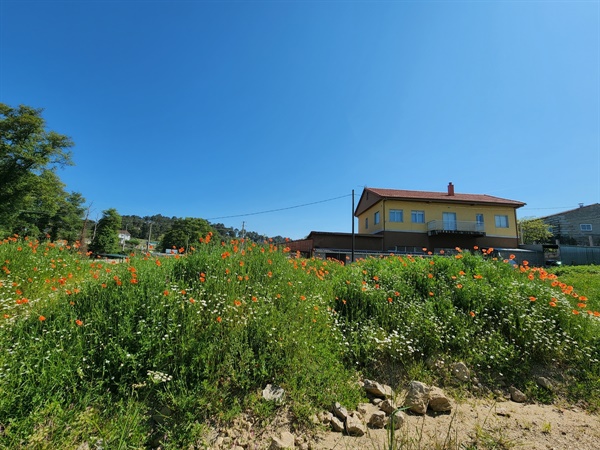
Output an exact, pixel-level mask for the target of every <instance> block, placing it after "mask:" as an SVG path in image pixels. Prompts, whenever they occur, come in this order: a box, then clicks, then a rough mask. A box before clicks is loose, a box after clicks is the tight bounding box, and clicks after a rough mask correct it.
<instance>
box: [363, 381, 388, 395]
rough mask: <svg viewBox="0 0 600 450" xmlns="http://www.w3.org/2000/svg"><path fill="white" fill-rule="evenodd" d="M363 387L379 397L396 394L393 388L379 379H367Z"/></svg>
mask: <svg viewBox="0 0 600 450" xmlns="http://www.w3.org/2000/svg"><path fill="white" fill-rule="evenodd" d="M363 387H364V388H365V391H367V392H368V393H369V394H371V395H373V396H375V397H379V398H390V397H392V396H393V395H394V391H393V390H392V388H391V387H390V386H388V385H386V384H380V383H378V382H377V381H371V380H365V381H364V385H363Z"/></svg>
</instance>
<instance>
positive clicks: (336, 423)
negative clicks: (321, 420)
mask: <svg viewBox="0 0 600 450" xmlns="http://www.w3.org/2000/svg"><path fill="white" fill-rule="evenodd" d="M329 423H330V424H331V429H332V430H333V431H337V432H338V433H341V432H342V431H344V422H342V421H341V420H340V419H338V418H337V417H335V416H331V421H330V422H329Z"/></svg>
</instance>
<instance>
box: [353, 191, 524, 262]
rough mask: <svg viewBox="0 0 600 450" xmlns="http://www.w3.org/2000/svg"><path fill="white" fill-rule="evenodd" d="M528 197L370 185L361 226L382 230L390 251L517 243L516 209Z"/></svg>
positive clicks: (385, 248) (361, 228)
mask: <svg viewBox="0 0 600 450" xmlns="http://www.w3.org/2000/svg"><path fill="white" fill-rule="evenodd" d="M524 205H525V203H523V202H520V201H516V200H509V199H505V198H500V197H493V196H491V195H484V194H460V193H456V192H455V190H454V185H453V184H452V183H449V184H448V188H447V191H446V192H426V191H407V190H398V189H376V188H365V189H364V190H363V193H362V195H361V197H360V201H359V202H358V206H357V207H356V211H355V214H354V215H355V216H356V217H358V232H359V233H360V234H374V235H380V236H382V243H381V245H382V248H381V250H382V251H384V252H386V251H400V252H403V251H408V252H413V251H415V249H421V248H428V249H431V250H433V249H436V248H437V249H443V248H455V247H461V248H472V247H473V246H476V245H477V246H479V247H482V248H483V247H488V248H489V247H495V248H498V247H504V248H514V247H517V246H518V231H517V212H516V211H517V209H518V208H520V207H522V206H524Z"/></svg>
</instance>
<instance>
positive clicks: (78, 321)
mask: <svg viewBox="0 0 600 450" xmlns="http://www.w3.org/2000/svg"><path fill="white" fill-rule="evenodd" d="M75 323H76V324H77V326H78V327H80V326H81V325H83V322H82V321H81V320H79V319H77V320H76V321H75Z"/></svg>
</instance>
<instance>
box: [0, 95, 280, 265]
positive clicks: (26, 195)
mask: <svg viewBox="0 0 600 450" xmlns="http://www.w3.org/2000/svg"><path fill="white" fill-rule="evenodd" d="M42 112H43V110H42V109H40V108H37V109H36V108H32V107H30V106H25V105H20V106H18V107H16V108H13V107H11V106H9V105H6V104H4V103H0V238H5V237H7V236H10V235H14V234H18V235H23V236H30V237H32V238H36V239H40V238H47V239H51V240H53V241H56V240H65V241H67V242H69V243H74V242H77V241H78V242H80V244H81V245H82V246H83V247H84V249H85V248H86V245H87V243H88V242H89V250H90V251H92V252H96V253H116V252H119V251H123V250H125V245H124V242H121V240H120V239H119V231H120V230H126V231H127V232H128V233H129V234H130V236H131V237H132V238H133V239H131V240H130V241H129V242H131V243H132V244H133V243H135V242H136V241H137V242H138V243H139V242H140V241H142V240H144V241H147V240H151V241H154V242H159V245H158V248H157V250H161V251H164V250H165V249H168V248H173V247H175V248H178V249H179V248H182V247H183V248H187V247H189V246H190V245H195V244H196V243H197V242H198V240H199V239H200V238H204V237H206V236H207V235H208V234H209V233H210V234H211V236H213V239H215V240H216V239H221V240H230V239H240V238H244V239H247V240H250V241H255V242H262V241H265V240H268V239H272V240H273V241H274V242H282V241H284V238H283V237H281V236H275V237H273V238H269V237H268V236H265V235H261V234H259V233H256V232H253V231H246V230H239V229H237V228H232V227H227V226H225V225H224V224H222V223H215V224H212V223H210V222H208V221H206V220H205V219H200V218H189V217H188V218H178V217H165V216H162V215H160V214H157V215H153V216H145V217H140V216H136V215H126V216H121V215H119V213H118V212H117V210H116V209H114V208H111V209H108V210H106V211H103V212H102V218H101V219H100V220H99V221H98V222H97V223H96V222H95V221H93V220H90V219H89V212H90V209H91V207H90V206H86V200H85V198H84V197H83V195H82V194H81V193H79V192H70V191H68V190H67V189H66V185H65V184H64V183H63V182H62V181H61V180H60V178H59V176H58V175H57V170H58V169H60V168H63V167H65V166H70V165H73V160H72V153H71V148H72V147H73V146H74V143H73V141H72V140H71V138H70V137H68V136H66V135H63V134H59V133H57V132H55V131H51V130H47V128H46V121H45V120H44V118H43V117H42Z"/></svg>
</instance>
